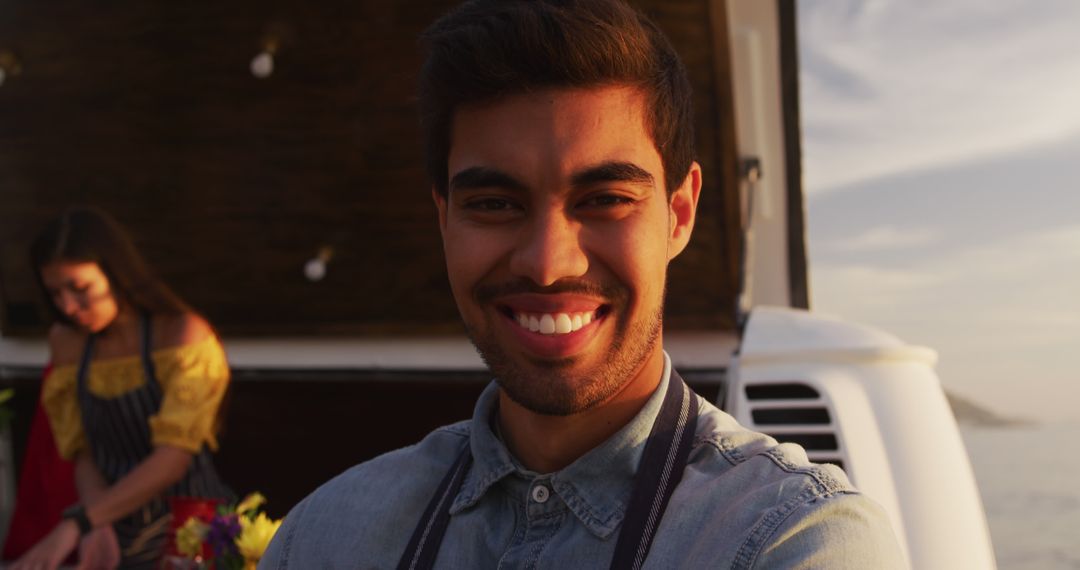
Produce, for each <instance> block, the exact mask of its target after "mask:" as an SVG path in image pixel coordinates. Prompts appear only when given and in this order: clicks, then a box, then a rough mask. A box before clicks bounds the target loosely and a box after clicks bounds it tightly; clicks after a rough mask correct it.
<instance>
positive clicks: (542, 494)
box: [532, 485, 551, 503]
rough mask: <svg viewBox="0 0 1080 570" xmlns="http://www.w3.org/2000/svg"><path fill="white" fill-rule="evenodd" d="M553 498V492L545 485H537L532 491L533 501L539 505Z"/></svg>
mask: <svg viewBox="0 0 1080 570" xmlns="http://www.w3.org/2000/svg"><path fill="white" fill-rule="evenodd" d="M550 496H551V491H549V490H548V488H547V487H545V486H543V485H537V486H535V487H533V489H532V500H534V501H536V502H537V503H546V502H547V500H548V497H550Z"/></svg>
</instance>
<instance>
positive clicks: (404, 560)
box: [397, 441, 472, 570]
mask: <svg viewBox="0 0 1080 570" xmlns="http://www.w3.org/2000/svg"><path fill="white" fill-rule="evenodd" d="M470 465H472V453H470V452H469V442H467V441H466V442H465V447H464V448H462V450H461V453H460V454H459V455H458V458H457V461H455V462H454V465H453V466H452V467H451V468H450V471H447V473H446V476H444V477H443V480H442V482H441V483H439V489H438V490H437V491H435V496H434V497H432V498H431V502H430V503H428V506H427V509H425V510H424V516H423V517H421V518H420V524H418V525H416V530H414V531H413V535H412V538H410V539H409V545H408V546H407V547H405V553H404V554H402V555H401V560H400V561H398V566H397V567H398V570H428V569H430V568H433V567H434V566H435V557H436V556H437V555H438V554H439V546H440V545H441V544H442V539H443V536H445V535H446V527H447V526H449V525H450V503H452V502H453V500H454V497H456V496H457V494H458V491H459V490H460V489H461V483H462V481H464V480H465V473H467V472H468V471H469V466H470Z"/></svg>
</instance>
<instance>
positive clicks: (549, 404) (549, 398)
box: [495, 374, 605, 416]
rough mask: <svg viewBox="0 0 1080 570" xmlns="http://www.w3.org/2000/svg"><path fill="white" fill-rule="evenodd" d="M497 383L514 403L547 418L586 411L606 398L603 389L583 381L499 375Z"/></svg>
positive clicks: (496, 378) (496, 379)
mask: <svg viewBox="0 0 1080 570" xmlns="http://www.w3.org/2000/svg"><path fill="white" fill-rule="evenodd" d="M495 382H496V383H497V384H498V385H499V387H500V388H501V389H502V391H503V393H504V394H506V396H507V397H508V398H510V399H511V400H513V401H514V403H516V404H517V405H519V406H521V407H522V408H525V409H526V410H529V411H530V412H533V413H536V414H540V415H545V416H571V415H574V414H578V413H581V412H584V411H587V410H589V409H591V408H593V407H594V406H596V405H597V404H599V403H600V402H602V401H603V400H604V399H605V395H604V394H603V393H601V392H603V390H597V389H596V388H598V386H596V385H594V384H591V383H589V382H588V381H582V380H580V379H578V380H576V381H575V380H568V379H564V378H558V377H554V378H553V377H550V376H549V377H543V378H538V377H533V378H526V377H522V376H520V375H513V374H497V375H496V377H495Z"/></svg>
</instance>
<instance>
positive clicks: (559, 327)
mask: <svg viewBox="0 0 1080 570" xmlns="http://www.w3.org/2000/svg"><path fill="white" fill-rule="evenodd" d="M544 316H545V317H546V316H547V315H544ZM572 327H573V323H571V322H570V315H567V314H566V313H559V314H558V315H557V316H556V317H555V331H554V332H557V333H559V334H566V333H568V332H570V331H571V330H573V329H572Z"/></svg>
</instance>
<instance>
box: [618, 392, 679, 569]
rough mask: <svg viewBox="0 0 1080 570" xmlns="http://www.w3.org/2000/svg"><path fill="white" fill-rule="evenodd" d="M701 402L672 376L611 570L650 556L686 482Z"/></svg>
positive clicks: (633, 566)
mask: <svg viewBox="0 0 1080 570" xmlns="http://www.w3.org/2000/svg"><path fill="white" fill-rule="evenodd" d="M697 413H698V409H697V402H696V401H695V399H694V394H693V392H691V391H690V388H689V387H688V386H687V385H686V382H683V379H682V378H680V377H679V375H678V374H676V373H675V371H674V370H672V371H671V378H670V379H669V380H668V390H667V394H666V395H665V396H664V404H663V406H661V407H660V414H659V415H658V416H657V418H656V421H655V422H653V427H652V432H651V433H650V434H649V440H648V441H647V442H646V443H645V451H644V452H643V453H642V455H641V463H640V464H639V465H638V471H637V475H635V476H634V491H633V493H632V494H631V495H630V506H629V509H628V510H627V513H626V518H624V519H623V522H622V529H620V530H619V541H618V542H617V543H615V556H614V557H613V558H612V560H611V568H612V569H619V570H622V569H625V568H630V569H633V570H637V569H638V568H641V565H642V564H644V563H645V557H646V556H648V555H649V548H650V547H651V546H652V541H653V537H655V536H656V528H657V527H658V526H660V519H661V518H662V517H663V516H664V511H665V510H666V509H667V506H668V501H670V499H671V495H672V493H674V492H675V487H676V486H678V484H679V481H681V480H682V476H683V471H684V470H685V468H686V461H687V459H688V458H689V457H690V448H691V447H693V443H694V433H695V432H696V431H697V430H696V427H697Z"/></svg>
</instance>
